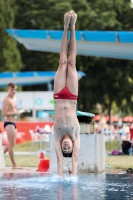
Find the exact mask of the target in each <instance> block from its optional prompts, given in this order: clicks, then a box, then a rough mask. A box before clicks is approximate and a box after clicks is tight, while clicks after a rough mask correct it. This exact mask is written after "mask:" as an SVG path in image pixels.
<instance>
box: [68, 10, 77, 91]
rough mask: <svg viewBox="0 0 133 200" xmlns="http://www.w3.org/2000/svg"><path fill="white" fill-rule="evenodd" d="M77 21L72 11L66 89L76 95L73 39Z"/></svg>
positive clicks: (74, 45) (74, 40)
mask: <svg viewBox="0 0 133 200" xmlns="http://www.w3.org/2000/svg"><path fill="white" fill-rule="evenodd" d="M76 20H77V14H76V13H75V12H74V11H73V13H72V16H71V23H70V29H71V36H70V43H69V56H68V68H67V81H66V87H67V88H68V89H69V91H70V92H71V93H72V94H74V95H78V75H77V71H76V51H77V49H76V38H75V23H76Z"/></svg>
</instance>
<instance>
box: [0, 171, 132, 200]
mask: <svg viewBox="0 0 133 200" xmlns="http://www.w3.org/2000/svg"><path fill="white" fill-rule="evenodd" d="M80 199H82V200H103V199H107V200H131V199H133V175H131V174H105V173H102V174H79V175H78V178H77V179H73V178H71V177H69V176H68V175H66V176H65V178H64V180H61V179H60V178H59V177H58V176H57V175H48V174H43V173H38V174H31V173H30V174H29V173H25V174H20V173H19V174H16V173H4V174H2V173H1V174H0V200H80Z"/></svg>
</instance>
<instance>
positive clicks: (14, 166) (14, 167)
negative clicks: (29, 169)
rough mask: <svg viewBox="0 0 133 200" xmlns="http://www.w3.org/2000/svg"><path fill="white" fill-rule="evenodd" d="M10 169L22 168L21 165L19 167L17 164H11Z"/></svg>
mask: <svg viewBox="0 0 133 200" xmlns="http://www.w3.org/2000/svg"><path fill="white" fill-rule="evenodd" d="M12 169H23V167H20V166H18V165H13V166H12Z"/></svg>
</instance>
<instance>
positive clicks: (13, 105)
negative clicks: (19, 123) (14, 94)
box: [8, 99, 17, 110]
mask: <svg viewBox="0 0 133 200" xmlns="http://www.w3.org/2000/svg"><path fill="white" fill-rule="evenodd" d="M16 107H17V102H16V100H15V99H10V100H9V107H8V110H14V109H16Z"/></svg>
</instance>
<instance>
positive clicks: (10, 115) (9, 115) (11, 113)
mask: <svg viewBox="0 0 133 200" xmlns="http://www.w3.org/2000/svg"><path fill="white" fill-rule="evenodd" d="M16 90H17V86H16V85H15V84H14V83H9V84H8V95H7V96H6V97H5V99H4V101H3V105H2V115H3V116H4V119H5V122H4V128H5V130H6V132H7V137H8V146H6V147H5V149H4V153H6V152H7V151H8V152H9V156H10V159H11V162H12V168H13V169H18V168H20V167H19V166H18V165H17V164H16V162H15V159H14V146H15V143H16V137H17V129H16V123H15V122H16V115H20V114H21V113H22V112H20V111H19V110H17V100H16V97H15V94H16ZM23 111H24V110H23ZM25 111H26V110H25Z"/></svg>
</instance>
